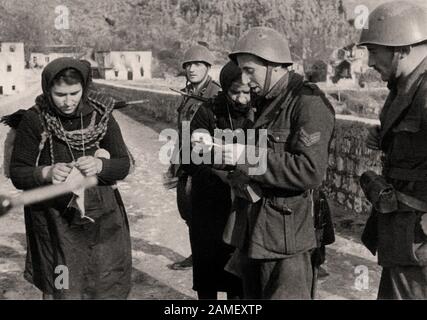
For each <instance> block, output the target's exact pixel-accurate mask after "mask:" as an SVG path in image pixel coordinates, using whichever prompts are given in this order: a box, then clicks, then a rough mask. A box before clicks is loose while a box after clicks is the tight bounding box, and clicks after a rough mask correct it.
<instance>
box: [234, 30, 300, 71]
mask: <svg viewBox="0 0 427 320" xmlns="http://www.w3.org/2000/svg"><path fill="white" fill-rule="evenodd" d="M241 53H248V54H253V55H254V56H257V57H259V58H261V59H263V60H266V61H269V62H273V63H280V64H287V65H290V64H293V62H292V58H291V52H290V50H289V43H288V40H287V39H286V37H285V36H283V35H282V34H280V33H279V32H277V31H276V30H274V29H271V28H267V27H255V28H252V29H250V30H248V31H247V32H246V33H245V34H244V35H243V36H242V37H241V38H240V39H239V40H238V41H237V43H236V45H235V46H234V49H233V52H231V53H230V54H229V55H228V56H229V57H230V59H231V60H233V61H236V55H237V54H241Z"/></svg>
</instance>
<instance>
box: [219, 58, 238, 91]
mask: <svg viewBox="0 0 427 320" xmlns="http://www.w3.org/2000/svg"><path fill="white" fill-rule="evenodd" d="M241 77H242V71H241V70H240V68H239V67H238V66H237V64H235V63H234V62H233V61H229V62H228V63H227V64H226V65H225V66H224V67H222V69H221V72H220V74H219V83H220V84H221V88H222V91H224V92H227V91H228V89H230V87H231V84H232V83H233V81H235V80H238V79H240V78H241Z"/></svg>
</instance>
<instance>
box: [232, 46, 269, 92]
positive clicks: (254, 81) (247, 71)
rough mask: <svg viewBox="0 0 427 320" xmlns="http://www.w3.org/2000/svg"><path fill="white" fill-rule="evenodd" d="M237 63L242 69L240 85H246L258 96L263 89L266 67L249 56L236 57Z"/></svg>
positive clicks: (252, 56) (258, 60)
mask: <svg viewBox="0 0 427 320" xmlns="http://www.w3.org/2000/svg"><path fill="white" fill-rule="evenodd" d="M237 63H238V65H239V67H240V69H242V83H243V84H244V85H248V86H249V87H250V88H251V90H252V92H254V93H255V94H260V93H261V91H262V90H263V89H264V85H265V76H266V74H267V66H266V65H265V64H264V63H263V62H262V61H261V60H260V59H258V58H257V57H255V56H254V55H251V54H239V55H237Z"/></svg>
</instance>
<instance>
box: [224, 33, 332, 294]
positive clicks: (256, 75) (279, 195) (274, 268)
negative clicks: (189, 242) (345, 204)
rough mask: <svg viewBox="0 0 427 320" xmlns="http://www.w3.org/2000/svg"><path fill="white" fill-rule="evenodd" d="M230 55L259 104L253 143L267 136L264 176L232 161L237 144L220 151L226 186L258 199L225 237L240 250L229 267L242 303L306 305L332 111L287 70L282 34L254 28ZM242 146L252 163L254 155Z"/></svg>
mask: <svg viewBox="0 0 427 320" xmlns="http://www.w3.org/2000/svg"><path fill="white" fill-rule="evenodd" d="M229 56H230V58H231V59H232V60H233V61H235V62H236V63H237V64H238V65H239V67H240V69H241V70H242V82H243V83H244V84H248V85H249V86H250V88H251V90H252V93H253V94H254V96H255V97H256V98H255V101H254V103H255V107H256V114H255V123H254V125H253V127H252V128H253V129H255V130H256V132H257V133H259V134H258V136H261V135H262V134H263V133H265V132H266V133H267V137H265V138H266V139H265V140H266V141H267V142H266V144H267V145H261V144H260V143H261V141H262V139H261V137H260V138H259V140H258V143H257V145H256V148H259V151H260V152H261V151H262V150H264V151H265V153H264V154H265V163H264V164H265V165H264V166H260V168H262V169H263V170H260V171H254V170H251V169H254V167H255V166H259V164H251V163H250V162H249V161H246V159H244V158H243V159H242V158H239V159H238V160H237V161H236V156H235V154H234V152H235V150H236V149H237V148H236V146H235V145H226V146H224V147H223V148H222V150H218V152H221V153H222V157H223V159H224V161H226V163H229V164H231V166H232V172H231V173H230V174H229V179H230V183H231V185H233V186H235V187H238V188H245V186H248V185H249V186H251V188H252V187H253V186H256V188H252V190H257V194H258V195H260V199H259V200H256V199H257V198H256V197H255V198H252V199H253V200H251V199H246V198H244V197H241V198H239V197H238V198H236V203H235V206H236V208H237V211H236V216H235V219H230V220H229V223H228V224H227V227H226V230H227V232H226V234H227V236H226V237H225V238H226V239H227V242H228V243H229V244H231V245H232V246H234V247H236V248H237V249H238V250H237V251H236V253H235V255H234V256H233V258H232V260H231V261H230V267H231V266H235V267H234V268H232V270H233V271H234V272H236V273H237V274H240V275H242V280H243V288H244V298H248V299H310V298H312V297H313V296H314V292H312V289H313V287H314V286H313V285H314V283H315V278H316V277H315V276H314V272H313V266H312V263H311V251H312V250H313V249H314V248H316V246H317V244H316V235H315V228H314V222H313V215H312V208H313V205H312V204H313V200H312V194H313V192H312V191H313V189H315V188H318V187H319V186H320V185H321V183H322V181H323V177H324V176H325V173H326V167H327V160H328V146H329V142H330V139H331V136H332V132H333V128H334V111H333V108H332V106H331V105H330V103H329V102H328V101H327V99H326V98H325V96H324V94H323V93H322V92H321V91H320V89H319V88H318V87H317V86H315V85H314V84H310V83H307V82H304V81H303V77H302V76H301V75H298V74H296V73H294V72H293V71H288V68H287V67H288V66H289V65H291V64H292V59H291V54H290V51H289V47H288V42H287V40H286V38H285V37H284V36H283V35H282V34H280V33H279V32H277V31H275V30H273V29H270V28H265V27H256V28H252V29H250V30H249V31H247V33H246V34H244V35H243V36H242V37H241V38H240V39H239V40H238V41H237V43H236V45H235V48H234V50H233V52H232V53H231V54H230V55H229ZM260 129H265V130H264V131H260ZM265 140H264V141H265ZM242 147H243V148H244V149H245V151H244V152H243V153H242V154H243V155H246V156H248V157H247V158H249V152H250V150H253V148H248V146H240V149H242ZM250 200H251V201H250ZM236 266H237V268H236Z"/></svg>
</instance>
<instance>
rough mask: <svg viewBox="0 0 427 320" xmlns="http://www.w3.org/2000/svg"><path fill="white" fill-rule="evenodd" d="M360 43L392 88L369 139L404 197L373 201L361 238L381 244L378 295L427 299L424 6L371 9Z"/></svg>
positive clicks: (426, 18)
mask: <svg viewBox="0 0 427 320" xmlns="http://www.w3.org/2000/svg"><path fill="white" fill-rule="evenodd" d="M359 45H363V46H366V47H367V49H368V51H369V66H370V67H372V68H374V69H375V70H376V71H378V72H379V73H380V74H381V78H382V80H383V81H387V83H388V88H389V90H390V93H389V96H388V98H387V100H386V102H385V104H384V108H383V109H382V111H381V114H380V121H381V126H378V127H373V128H371V129H370V131H369V135H368V138H367V141H366V143H367V146H368V147H369V148H371V149H376V150H378V149H379V150H381V151H383V152H384V155H385V157H384V158H383V173H382V179H385V183H388V184H389V185H392V186H393V187H394V190H395V194H396V195H397V198H398V200H400V202H399V203H397V204H396V210H394V211H392V212H390V213H380V211H384V210H380V207H379V206H376V208H377V209H374V210H373V212H372V214H371V216H370V218H369V219H368V222H367V225H366V227H365V230H364V234H363V236H362V240H363V242H364V243H365V245H366V246H367V247H368V248H369V249H370V250H371V251H372V252H373V253H374V254H375V252H376V251H378V264H379V265H381V266H382V267H383V270H382V274H381V281H380V286H379V291H378V299H426V298H427V246H426V240H427V237H426V231H427V214H425V212H427V145H426V143H425V141H426V140H425V139H426V138H425V137H426V135H427V100H426V96H427V73H426V71H427V13H426V10H425V9H424V8H422V7H420V6H418V5H416V4H413V3H407V2H403V1H396V2H389V3H385V4H383V5H380V6H379V7H377V8H376V9H375V10H374V11H373V12H372V13H371V14H370V16H369V29H364V30H363V31H362V34H361V38H360V43H359ZM380 178H381V177H380ZM361 182H362V181H361ZM373 185H375V184H373ZM371 191H372V190H371ZM371 191H369V190H368V194H369V193H370V192H371ZM387 205H388V206H390V205H391V203H387ZM388 211H390V210H388Z"/></svg>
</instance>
